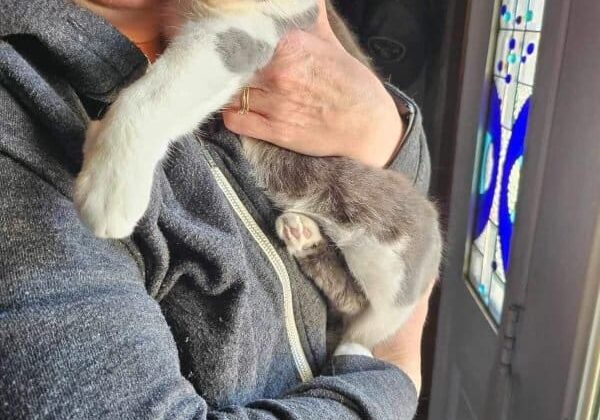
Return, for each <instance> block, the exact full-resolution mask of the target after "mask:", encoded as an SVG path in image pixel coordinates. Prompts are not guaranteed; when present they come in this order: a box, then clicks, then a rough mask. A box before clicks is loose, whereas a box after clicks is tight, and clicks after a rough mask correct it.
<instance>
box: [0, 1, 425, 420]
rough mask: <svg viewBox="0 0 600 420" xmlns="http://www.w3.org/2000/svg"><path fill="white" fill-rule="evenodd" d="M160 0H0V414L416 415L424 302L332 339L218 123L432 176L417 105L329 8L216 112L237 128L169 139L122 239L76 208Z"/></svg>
mask: <svg viewBox="0 0 600 420" xmlns="http://www.w3.org/2000/svg"><path fill="white" fill-rule="evenodd" d="M158 2H159V0H94V1H91V0H81V1H79V2H78V3H79V5H74V4H72V3H70V2H69V1H67V0H29V1H28V2H23V1H21V0H8V1H4V2H2V4H1V5H0V16H1V17H0V34H1V36H2V40H1V41H0V82H1V87H0V115H1V116H2V118H1V119H0V185H2V195H1V196H0V256H1V258H0V282H1V287H0V393H1V394H0V417H2V418H38V417H41V418H232V419H234V418H257V419H258V418H261V419H262V418H265V419H267V418H303V419H304V418H306V419H310V418H315V419H322V418H332V419H346V418H348V419H350V418H375V419H408V418H411V417H412V416H413V415H414V411H415V407H416V400H417V390H418V388H419V386H420V368H419V363H420V360H419V347H420V336H421V330H422V326H423V323H424V318H425V313H426V301H423V302H422V303H421V305H420V306H419V308H418V309H417V311H416V313H415V314H414V316H413V318H412V319H411V320H410V321H409V322H408V323H407V324H406V325H405V327H403V328H402V329H401V331H399V332H398V333H397V335H396V336H395V337H394V338H393V339H392V340H390V342H389V343H387V344H386V345H385V346H381V347H380V348H378V349H376V351H375V352H374V353H375V354H374V357H373V355H369V354H367V355H364V354H363V355H356V354H350V353H351V351H349V352H348V354H346V355H342V356H336V357H333V358H327V351H326V348H325V332H326V321H327V317H326V303H325V302H324V300H323V298H322V296H321V295H320V294H319V292H318V291H317V289H316V288H315V287H314V285H313V284H312V283H311V282H310V280H309V279H307V278H305V277H304V276H303V275H302V274H301V273H300V272H299V271H298V268H297V266H296V265H295V263H294V261H293V260H292V259H291V258H289V257H288V256H287V255H286V253H285V251H284V249H283V248H282V247H281V244H279V243H278V241H277V240H276V239H275V236H274V232H273V225H274V223H273V221H274V220H275V214H274V211H273V209H272V208H271V206H270V205H269V202H268V200H267V199H266V198H265V196H264V195H263V194H262V193H261V191H260V190H259V189H258V188H257V187H256V185H255V184H254V182H253V179H252V176H251V175H250V168H249V167H248V166H247V163H246V162H245V161H244V159H243V157H242V154H241V150H240V146H239V142H238V141H237V137H236V136H235V135H234V134H232V133H231V131H233V132H235V133H238V134H244V135H250V136H254V137H258V138H261V139H265V140H267V141H270V142H273V143H275V144H278V145H281V146H283V147H287V148H290V149H293V150H296V151H299V152H302V153H307V154H312V155H318V156H322V155H344V156H348V157H352V158H355V159H359V160H362V161H364V162H365V163H367V164H370V165H380V166H384V165H388V164H389V165H390V167H391V168H393V169H394V170H402V171H404V172H406V174H407V176H409V177H411V178H412V179H414V181H415V182H416V183H417V184H418V185H419V186H420V187H421V188H425V187H426V182H427V178H428V161H427V159H428V157H427V149H426V145H425V140H424V136H423V134H422V129H421V123H420V117H419V115H418V114H417V112H416V108H415V107H414V105H413V104H412V102H411V101H410V100H408V99H407V98H406V97H404V95H402V94H401V93H400V92H397V91H396V90H395V89H394V88H393V87H388V88H387V90H386V89H385V88H384V86H383V85H382V84H381V83H380V82H379V81H378V80H377V78H376V77H375V76H374V75H373V74H372V73H371V72H370V71H369V70H368V69H367V68H366V67H365V66H363V65H362V64H360V63H359V62H358V61H357V60H355V59H353V58H352V57H350V55H349V54H348V53H347V52H345V51H344V50H343V48H342V47H341V46H340V44H339V42H338V41H337V40H336V39H335V37H334V36H333V34H332V31H331V28H330V26H329V24H328V22H327V19H326V17H325V15H324V14H322V16H321V19H320V22H319V24H318V25H317V27H316V28H315V29H314V30H313V32H312V33H293V34H290V35H289V36H288V37H287V38H286V39H285V40H284V41H283V42H282V44H281V45H280V47H279V49H278V51H277V54H276V56H275V58H274V59H273V62H272V63H271V64H270V65H269V67H268V68H267V69H265V71H264V72H262V73H261V75H260V76H259V77H258V78H257V80H255V81H254V82H253V84H252V87H253V89H252V90H251V98H250V99H251V101H250V111H251V112H250V113H248V114H246V115H240V114H238V113H236V111H235V108H236V107H238V106H239V102H238V100H235V101H234V103H233V105H232V108H233V109H232V110H231V111H227V112H225V113H224V115H223V121H224V123H225V126H226V127H227V128H228V129H229V130H231V131H228V130H226V129H225V128H224V127H223V124H222V123H220V122H219V121H215V122H212V123H211V124H208V125H207V126H205V127H204V128H203V136H202V138H203V139H205V140H203V141H199V140H198V139H197V138H196V137H194V136H190V137H189V138H185V139H182V140H181V141H180V142H178V143H177V145H176V147H174V148H173V150H172V152H171V153H170V156H169V158H168V160H167V161H165V162H164V163H163V167H162V168H161V169H160V170H157V172H156V175H155V178H156V180H155V185H154V189H153V198H152V203H151V205H150V208H149V209H148V211H147V213H146V215H145V216H144V219H143V220H142V221H141V222H140V224H139V226H138V228H137V229H136V232H135V233H134V235H133V236H132V237H131V238H130V239H128V240H124V241H105V240H100V239H97V238H95V237H94V236H93V235H92V234H91V233H90V232H89V231H88V230H87V229H86V228H85V227H84V226H83V225H82V224H81V223H80V221H79V219H78V217H77V214H76V212H75V210H74V207H73V204H72V181H73V178H74V176H75V175H76V173H77V171H78V168H79V165H80V162H81V145H82V141H83V137H84V130H85V127H86V125H87V124H88V122H89V119H90V118H92V119H94V118H96V117H98V116H100V115H101V114H102V112H103V110H105V109H106V107H107V106H108V105H109V104H110V103H111V101H112V100H114V98H115V95H116V94H117V92H118V91H119V90H120V89H121V88H123V87H124V86H126V85H127V84H128V83H131V81H133V80H135V79H136V78H137V77H140V76H141V75H142V74H143V73H144V70H145V68H146V66H147V60H148V59H150V60H152V59H154V58H155V57H156V56H157V55H158V54H159V53H160V51H161V49H162V48H163V45H162V42H161V36H160V35H161V34H162V33H164V32H166V27H167V26H169V25H170V24H169V23H167V22H166V21H165V20H162V18H161V14H160V10H159V8H158V7H157V4H156V3H158ZM107 21H110V22H111V23H112V25H113V26H111V25H109V24H108V23H107ZM115 28H116V29H115ZM123 35H125V36H123ZM136 45H137V46H136ZM389 92H391V94H390V93H389ZM396 105H397V106H396ZM401 117H405V119H404V120H403V118H401ZM165 123H168V122H165Z"/></svg>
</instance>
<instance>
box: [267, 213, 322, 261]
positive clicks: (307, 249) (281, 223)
mask: <svg viewBox="0 0 600 420" xmlns="http://www.w3.org/2000/svg"><path fill="white" fill-rule="evenodd" d="M275 228H276V230H277V235H278V236H279V238H280V239H281V240H282V241H283V242H285V244H286V246H287V249H288V251H289V253H290V254H292V255H293V256H295V257H298V258H303V257H307V256H309V255H311V254H312V253H314V252H316V250H317V246H318V245H319V244H320V243H321V242H322V241H323V236H321V230H320V229H319V226H318V225H317V224H316V223H315V221H314V220H312V219H311V218H310V217H308V216H305V215H303V214H299V213H291V212H289V213H284V214H282V215H281V216H279V217H278V218H277V221H276V222H275Z"/></svg>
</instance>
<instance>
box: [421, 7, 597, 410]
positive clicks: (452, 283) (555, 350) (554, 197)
mask: <svg viewBox="0 0 600 420" xmlns="http://www.w3.org/2000/svg"><path fill="white" fill-rule="evenodd" d="M489 3H494V2H487V1H479V0H471V1H470V2H469V18H468V19H467V25H466V28H465V31H466V33H467V37H466V42H465V47H464V48H465V49H464V54H463V56H464V59H463V69H464V71H463V77H462V80H461V81H460V83H461V86H460V91H461V97H460V105H459V109H458V112H457V113H456V115H457V118H458V124H457V132H456V154H455V159H454V162H455V163H454V172H453V180H452V191H451V202H450V215H449V224H448V238H449V240H448V252H447V258H446V264H445V266H444V269H443V272H442V273H443V274H442V298H441V305H440V320H439V326H438V336H437V344H436V355H435V364H434V379H433V391H432V406H431V407H430V412H431V416H430V419H432V420H438V419H443V418H445V417H444V415H445V414H446V413H448V412H449V411H448V410H449V407H448V401H446V400H445V399H444V395H446V394H447V393H448V390H449V389H450V385H451V383H450V365H451V363H452V360H451V359H450V356H451V354H452V353H451V352H450V351H449V344H450V343H451V340H450V336H449V334H450V333H451V332H452V328H453V327H452V326H453V322H454V321H453V319H452V318H453V317H452V316H451V315H452V313H453V310H452V309H453V304H454V303H455V301H456V296H455V295H454V293H455V292H453V289H454V288H455V287H456V282H457V281H460V282H463V283H464V286H465V287H469V286H468V281H467V280H466V279H465V276H464V272H465V269H464V264H465V255H466V252H468V251H467V238H468V235H469V232H470V226H471V221H472V218H473V211H474V208H473V203H474V200H473V191H474V183H475V182H476V177H474V176H473V174H474V171H475V169H476V159H477V154H478V147H479V145H478V144H477V143H478V142H477V141H476V139H478V138H479V137H478V136H477V130H478V129H480V127H484V126H485V125H484V124H481V122H482V119H484V118H485V110H486V105H487V99H488V98H487V94H488V89H487V83H489V80H488V78H486V74H487V72H486V68H488V67H489V63H488V60H489V57H488V51H489V44H490V37H491V34H492V33H493V32H494V31H493V29H491V28H493V27H492V23H491V22H496V20H495V19H494V16H495V13H497V7H496V5H495V3H494V4H493V5H490V4H489ZM544 19H545V23H544V27H543V30H542V38H541V44H540V53H539V56H538V70H537V76H536V90H535V93H534V95H533V98H532V107H531V114H530V124H529V128H528V134H527V135H528V141H527V150H526V156H525V162H526V163H525V165H524V168H523V173H522V176H521V192H520V199H519V202H518V207H517V213H518V217H517V220H516V226H515V235H514V238H513V246H512V252H511V270H510V272H509V273H508V281H507V290H506V296H505V301H504V308H503V314H504V315H506V314H508V313H509V312H508V311H507V310H508V308H518V309H524V310H522V311H517V312H515V313H516V315H514V316H503V317H502V323H501V325H500V326H499V328H498V331H499V334H498V340H497V353H496V355H495V358H496V362H495V367H494V370H493V372H492V375H491V378H489V379H490V380H489V383H490V384H491V386H490V390H489V394H490V395H489V396H488V398H489V400H488V402H487V404H486V417H485V420H490V419H511V420H520V419H532V418H536V419H537V418H539V419H542V418H543V419H553V418H556V419H559V418H560V419H563V418H565V419H572V418H574V415H575V411H576V407H577V402H578V396H579V393H580V390H581V377H582V374H583V369H584V364H585V363H584V362H585V358H586V355H587V347H588V345H589V331H590V329H589V328H590V326H591V317H592V314H591V312H592V310H591V309H590V308H591V307H593V305H591V304H589V302H588V301H589V299H590V297H589V293H588V294H587V295H588V296H587V299H588V300H586V293H584V291H585V290H588V291H589V290H598V286H599V284H600V279H598V278H597V276H596V277H594V276H591V275H589V273H597V272H598V270H597V267H596V268H594V267H595V265H597V264H598V260H597V259H593V258H592V250H593V247H594V246H595V245H594V242H593V241H594V235H597V234H598V233H597V232H598V230H599V229H600V226H599V219H598V207H599V206H598V201H599V200H600V194H599V187H598V186H599V185H600V182H596V183H594V182H593V181H594V180H593V175H594V172H593V171H594V167H596V168H597V169H596V171H597V172H598V173H600V156H598V155H595V152H596V153H598V152H597V150H598V149H597V147H600V146H599V144H600V134H598V135H596V133H600V91H599V88H597V87H596V86H599V87H600V73H598V72H597V71H596V74H594V72H593V70H597V69H598V68H600V62H598V60H599V59H598V58H595V57H594V56H593V50H594V49H595V51H596V53H595V54H596V56H598V54H597V51H600V26H599V25H597V24H596V25H591V22H593V19H596V22H598V21H600V4H599V3H597V0H561V1H552V0H549V1H548V2H547V5H546V10H545V17H544ZM590 34H592V35H593V36H590ZM486 66H487V67H486ZM584 75H585V76H584ZM573 89H578V92H580V94H579V95H578V96H573V94H572V92H571V91H572V90H573ZM540 92H542V94H540ZM548 92H552V94H548ZM576 110H582V111H583V112H581V113H577V112H575V111H576ZM590 110H591V111H590ZM448 112H452V110H448ZM589 112H596V114H597V115H598V117H597V118H596V119H595V120H594V119H593V118H592V119H590V118H589V114H588V113H589ZM567 128H568V130H567ZM569 132H570V133H577V135H574V136H572V138H571V139H569V144H568V145H565V138H568V137H569V136H568V133H569ZM532 138H535V141H531V139H532ZM569 154H575V155H576V156H577V157H578V159H577V158H573V157H572V156H570V159H565V157H566V156H567V157H569V156H568V155H569ZM597 177H598V176H597ZM469 181H471V182H469ZM577 193H579V194H580V195H583V198H584V199H579V200H577V199H576V197H577ZM586 198H587V199H586ZM558 209H560V210H561V211H559V210H558ZM569 214H571V215H576V218H577V220H576V222H575V223H571V224H570V225H569V224H568V223H565V217H566V216H567V215H569ZM557 248H560V250H561V253H560V258H556V249H557ZM553 250H554V253H553V252H552V251H553ZM552 255H554V256H555V258H553V259H549V256H552ZM565 273H569V274H571V276H570V277H571V278H570V279H569V280H570V281H568V282H566V281H565V278H567V277H565ZM474 298H475V300H476V301H478V300H477V298H476V296H474ZM592 298H597V296H592ZM519 312H520V313H519ZM511 314H512V313H511ZM543 331H553V332H554V334H540V332H543ZM557 337H560V339H558V340H557ZM563 338H564V339H563ZM561 415H562V417H561Z"/></svg>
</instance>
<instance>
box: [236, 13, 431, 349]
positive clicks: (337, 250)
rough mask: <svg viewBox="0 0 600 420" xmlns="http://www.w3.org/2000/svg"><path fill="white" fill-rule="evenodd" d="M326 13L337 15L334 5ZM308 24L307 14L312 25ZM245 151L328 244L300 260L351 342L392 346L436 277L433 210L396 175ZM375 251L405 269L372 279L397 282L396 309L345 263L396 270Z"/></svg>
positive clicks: (267, 148)
mask: <svg viewBox="0 0 600 420" xmlns="http://www.w3.org/2000/svg"><path fill="white" fill-rule="evenodd" d="M327 7H328V9H329V10H330V11H333V8H332V6H331V4H330V2H327ZM309 18H310V16H309V14H308V13H307V14H306V21H307V22H309V20H310V19H309ZM329 19H330V22H331V24H332V28H333V29H334V31H335V32H336V35H338V38H339V39H340V41H341V42H342V45H344V47H345V48H346V50H347V51H349V52H350V53H351V54H353V55H354V56H355V57H356V58H358V59H359V60H360V61H361V62H363V63H364V64H365V65H369V62H368V59H367V58H366V56H365V55H364V54H363V53H362V50H361V49H360V47H358V45H357V43H356V41H355V40H354V38H353V37H352V35H351V34H350V33H349V31H348V30H347V27H346V26H345V25H344V23H343V21H341V19H340V18H339V16H338V15H337V14H336V13H329ZM299 20H302V19H297V20H296V22H298V21H299ZM276 25H277V26H278V28H279V29H278V30H279V31H280V32H281V33H285V32H286V31H288V30H289V29H291V28H293V27H295V26H291V25H290V23H289V21H285V20H276ZM244 148H245V151H246V156H247V158H248V160H249V161H250V162H251V163H252V165H253V167H254V169H255V174H256V178H257V181H258V182H259V183H260V184H261V186H262V187H264V188H265V189H266V191H267V193H268V194H269V196H270V197H271V199H272V200H273V202H274V203H275V205H277V206H278V207H280V208H281V210H283V211H284V212H296V213H302V214H305V215H308V216H310V217H312V218H313V219H314V220H315V221H317V222H318V223H319V225H320V226H321V230H322V231H323V232H322V233H324V234H325V236H326V238H325V241H323V242H321V243H320V244H319V245H318V247H317V248H316V249H315V251H314V252H313V253H311V254H310V255H305V256H300V257H299V256H297V257H296V258H297V260H298V263H299V265H300V267H301V268H302V270H303V271H304V272H305V274H307V275H308V276H309V277H311V278H312V279H313V280H314V281H315V283H316V284H317V286H318V287H319V288H320V289H321V290H322V291H323V293H324V294H325V295H326V296H327V298H328V299H329V301H330V303H331V307H332V308H333V309H334V310H335V311H337V312H338V313H341V314H342V316H343V318H345V320H346V327H347V331H346V333H345V339H346V340H352V341H358V342H361V344H364V345H366V346H367V347H372V346H373V345H374V344H376V343H377V342H379V341H382V340H384V339H385V338H387V337H388V336H389V335H390V334H391V333H393V332H394V330H395V329H396V328H398V327H399V326H400V325H401V324H402V322H403V321H404V319H406V318H407V317H408V315H409V314H410V312H411V310H412V308H413V307H414V305H415V303H416V302H417V301H418V299H419V298H420V297H421V296H422V295H423V293H425V291H426V290H427V288H428V286H429V285H430V284H431V282H432V281H433V280H434V279H435V278H436V277H437V275H438V268H439V264H440V260H441V250H442V238H441V233H440V228H439V222H438V214H437V211H436V209H435V207H434V206H433V204H432V203H431V202H429V200H427V198H426V197H425V196H424V195H422V194H421V193H420V192H418V191H417V190H416V188H415V187H414V186H413V185H412V184H411V182H409V180H408V179H406V178H405V177H404V176H403V175H402V174H400V173H398V172H395V171H391V170H383V169H377V168H372V167H367V166H365V165H362V164H361V163H359V162H356V161H353V160H350V159H346V158H339V157H332V158H327V159H322V158H315V157H310V156H306V155H300V154H296V153H294V152H291V151H288V150H284V149H280V148H278V147H275V146H273V145H271V144H269V143H265V142H258V141H255V140H252V139H244ZM340 241H341V242H340ZM342 242H343V244H342ZM373 244H376V246H377V247H378V248H380V249H382V250H385V249H388V250H391V251H392V255H396V259H397V263H398V264H397V266H398V267H402V268H401V269H400V270H399V271H401V272H398V273H386V272H382V273H380V274H379V275H377V276H375V278H370V279H367V281H378V279H381V278H386V276H387V277H388V278H390V277H391V278H395V279H397V281H398V283H396V284H393V285H391V288H390V290H389V293H388V295H389V296H391V297H392V301H393V302H394V303H393V304H392V305H393V306H395V307H389V306H387V307H386V306H385V304H383V303H381V302H378V301H370V300H369V293H368V290H369V288H371V289H372V288H373V285H369V284H361V282H360V280H359V279H356V278H355V277H354V276H353V274H352V272H351V270H350V268H349V267H348V264H347V262H346V260H345V259H346V258H347V257H348V255H347V254H345V253H344V249H349V248H351V249H352V251H353V252H352V258H357V255H358V258H359V259H360V258H361V257H360V256H361V255H364V256H365V258H371V259H372V258H375V259H377V258H379V260H380V261H372V262H371V263H372V264H373V265H374V266H375V267H379V266H381V267H382V270H383V267H394V264H390V262H389V261H384V260H382V258H390V257H389V256H385V257H384V256H383V254H382V256H381V257H378V256H377V255H375V257H373V252H370V251H372V249H369V248H372V246H373ZM361 247H363V248H364V250H362V251H361ZM367 256H368V257H367ZM391 258H392V259H394V257H393V256H392V257H391ZM354 262H356V261H354ZM375 324H377V325H375ZM382 324H385V325H382ZM371 329H378V330H377V332H372V331H370V330H371Z"/></svg>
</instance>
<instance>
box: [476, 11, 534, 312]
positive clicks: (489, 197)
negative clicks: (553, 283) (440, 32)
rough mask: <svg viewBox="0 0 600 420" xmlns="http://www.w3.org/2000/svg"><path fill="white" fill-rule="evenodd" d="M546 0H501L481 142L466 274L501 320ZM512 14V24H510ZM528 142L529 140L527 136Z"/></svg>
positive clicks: (482, 300)
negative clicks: (492, 71)
mask: <svg viewBox="0 0 600 420" xmlns="http://www.w3.org/2000/svg"><path fill="white" fill-rule="evenodd" d="M544 5H545V0H504V3H502V4H501V8H500V16H499V19H500V25H499V27H498V32H497V33H496V34H495V35H496V44H497V45H496V47H495V50H493V51H490V54H495V57H494V60H492V62H493V63H494V69H493V70H494V75H493V79H492V80H491V81H490V91H489V100H488V103H487V109H486V112H487V119H486V120H485V121H484V123H485V126H484V127H483V128H485V129H482V130H480V132H481V133H482V135H481V139H479V142H480V145H481V146H480V159H479V164H478V166H477V173H476V176H477V183H476V190H475V191H474V196H475V197H474V198H475V207H476V208H475V213H474V214H475V216H474V220H473V226H472V235H471V236H470V238H471V239H470V243H469V249H470V250H471V251H470V253H469V255H468V256H467V258H468V261H467V265H466V266H467V267H469V268H468V278H469V281H470V282H471V284H472V285H473V287H474V290H475V291H476V293H477V295H479V297H480V298H481V302H482V303H483V305H484V306H485V307H486V308H487V309H488V312H489V313H490V315H491V317H492V318H493V319H494V320H495V321H496V322H497V323H500V320H501V316H502V307H503V303H504V293H505V289H506V281H507V277H506V275H507V273H508V270H509V267H510V248H511V241H512V238H513V234H514V225H515V220H516V218H517V211H516V209H517V202H518V192H519V184H520V182H519V181H520V174H521V169H522V166H523V164H524V158H525V156H524V155H525V148H526V141H527V126H528V122H529V112H530V107H531V95H532V94H533V91H534V89H535V88H534V86H535V70H536V65H537V54H538V51H539V47H538V44H539V41H540V33H541V28H542V15H543V10H544ZM513 16H516V19H515V20H514V23H509V22H510V21H511V20H512V18H513ZM529 141H531V139H530V140H529Z"/></svg>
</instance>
